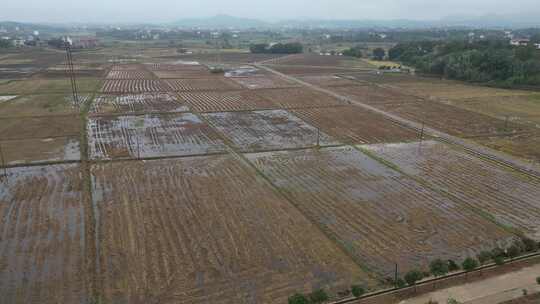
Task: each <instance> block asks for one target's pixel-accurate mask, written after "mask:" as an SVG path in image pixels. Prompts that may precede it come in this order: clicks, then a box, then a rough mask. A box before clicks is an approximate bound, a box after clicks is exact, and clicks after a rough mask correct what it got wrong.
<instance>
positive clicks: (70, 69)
mask: <svg viewBox="0 0 540 304" xmlns="http://www.w3.org/2000/svg"><path fill="white" fill-rule="evenodd" d="M65 46H66V59H67V74H68V76H69V80H70V82H71V92H72V94H73V102H74V103H75V104H76V105H77V106H80V104H79V93H78V91H77V81H76V79H75V68H74V67H73V56H72V54H71V46H70V44H69V42H68V41H66V42H65Z"/></svg>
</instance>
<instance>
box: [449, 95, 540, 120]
mask: <svg viewBox="0 0 540 304" xmlns="http://www.w3.org/2000/svg"><path fill="white" fill-rule="evenodd" d="M449 103H450V104H451V105H454V106H456V107H460V108H463V109H466V110H469V111H474V112H478V113H482V114H486V115H489V116H492V117H495V118H499V119H506V117H508V118H509V119H510V120H511V121H514V122H516V123H522V124H527V125H529V126H532V127H536V128H540V94H530V95H515V96H490V97H478V98H461V99H452V100H450V101H449Z"/></svg>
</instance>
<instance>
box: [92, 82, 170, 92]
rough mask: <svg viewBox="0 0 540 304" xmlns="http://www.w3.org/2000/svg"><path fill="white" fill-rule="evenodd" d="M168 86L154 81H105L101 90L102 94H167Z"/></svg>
mask: <svg viewBox="0 0 540 304" xmlns="http://www.w3.org/2000/svg"><path fill="white" fill-rule="evenodd" d="M168 91H171V89H170V87H169V85H167V83H165V82H163V81H161V80H155V79H130V80H106V81H105V83H104V84H103V87H102V88H101V92H103V93H142V92H168Z"/></svg>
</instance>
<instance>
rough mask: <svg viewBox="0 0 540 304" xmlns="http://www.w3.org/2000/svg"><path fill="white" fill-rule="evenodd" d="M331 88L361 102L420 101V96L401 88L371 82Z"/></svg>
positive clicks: (398, 102)
mask: <svg viewBox="0 0 540 304" xmlns="http://www.w3.org/2000/svg"><path fill="white" fill-rule="evenodd" d="M331 90H332V91H335V92H336V93H339V94H341V95H344V96H347V97H349V98H352V99H354V100H357V101H359V102H362V103H366V104H371V105H376V104H387V103H389V104H395V103H397V104H401V103H416V102H419V101H420V100H419V98H418V97H416V96H413V95H407V94H404V93H402V92H400V91H399V90H396V89H391V88H384V87H380V86H377V85H370V84H363V85H362V84H358V85H354V86H340V87H333V88H331Z"/></svg>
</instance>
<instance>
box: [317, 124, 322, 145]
mask: <svg viewBox="0 0 540 304" xmlns="http://www.w3.org/2000/svg"><path fill="white" fill-rule="evenodd" d="M320 148H321V129H319V128H317V149H320Z"/></svg>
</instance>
